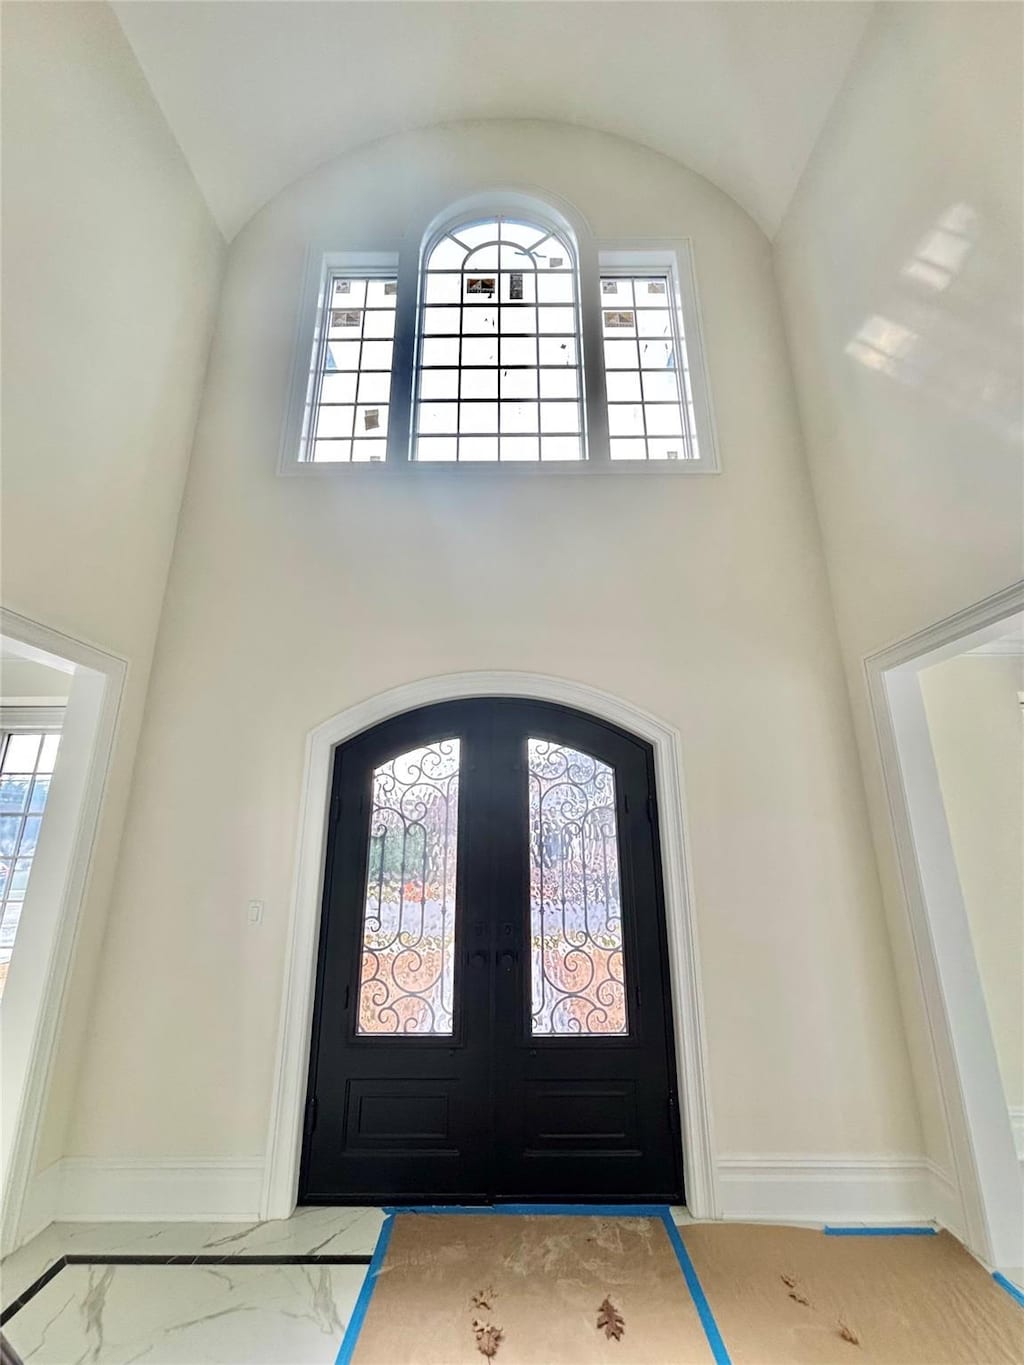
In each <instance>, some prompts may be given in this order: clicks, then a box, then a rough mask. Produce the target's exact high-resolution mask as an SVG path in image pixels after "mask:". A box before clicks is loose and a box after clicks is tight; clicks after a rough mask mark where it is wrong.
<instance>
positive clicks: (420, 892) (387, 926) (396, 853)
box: [358, 739, 460, 1035]
mask: <svg viewBox="0 0 1024 1365" xmlns="http://www.w3.org/2000/svg"><path fill="white" fill-rule="evenodd" d="M459 750H460V744H459V740H458V739H442V740H438V741H437V743H435V744H431V745H428V746H426V747H424V748H418V749H411V750H409V752H408V753H405V754H400V755H399V756H398V757H397V758H393V759H391V760H390V761H389V762H387V763H384V764H382V766H381V767H379V768H377V769H375V770H374V774H373V806H372V810H371V814H370V847H369V857H368V861H367V877H366V905H365V910H364V915H363V956H362V966H361V971H360V979H359V1029H358V1031H359V1032H360V1033H362V1034H376V1033H417V1034H441V1035H444V1034H451V1032H452V1028H453V1016H454V1003H453V990H454V960H455V877H456V855H457V833H458V806H459V757H460V754H459Z"/></svg>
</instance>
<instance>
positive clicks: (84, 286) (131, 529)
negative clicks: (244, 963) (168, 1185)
mask: <svg viewBox="0 0 1024 1365" xmlns="http://www.w3.org/2000/svg"><path fill="white" fill-rule="evenodd" d="M3 125H4V201H3V235H4V240H3V247H4V273H3V298H4V333H3V343H4V345H3V380H4V383H3V410H4V462H3V493H4V525H3V530H4V544H3V553H4V558H3V591H4V601H5V604H6V605H7V606H8V607H10V608H12V609H14V610H15V611H17V612H19V613H21V614H22V615H24V616H27V617H30V618H32V619H33V620H36V621H39V622H41V623H43V624H44V625H47V626H49V627H52V628H54V629H57V630H60V631H63V632H65V633H67V634H69V635H72V636H74V637H76V638H79V639H83V640H86V641H88V642H91V643H93V644H96V645H99V646H101V647H102V648H104V649H106V650H108V651H112V652H113V653H115V654H119V655H121V656H123V657H126V658H127V659H128V660H129V662H130V675H129V683H128V689H127V694H126V697H125V701H124V708H123V712H122V717H121V723H120V734H119V740H118V746H117V752H116V756H115V763H114V767H113V770H112V773H111V777H110V785H109V788H108V795H107V800H106V805H105V809H104V814H103V819H102V825H101V829H100V833H99V838H98V844H97V847H96V854H95V860H94V866H93V873H92V880H91V888H90V893H89V898H88V902H87V905H86V908H85V913H84V919H83V921H82V925H81V934H80V939H79V951H78V957H77V960H76V967H75V975H74V978H73V981H72V986H71V992H70V995H69V1000H68V1009H67V1015H66V1020H65V1025H64V1030H63V1038H64V1046H63V1048H62V1052H61V1057H60V1062H59V1066H58V1073H57V1076H56V1079H55V1082H54V1086H53V1092H52V1095H51V1111H50V1116H49V1120H48V1124H47V1131H46V1134H45V1136H44V1139H43V1144H42V1150H41V1152H40V1164H46V1162H47V1161H48V1160H50V1159H52V1158H53V1157H54V1156H57V1155H59V1154H60V1153H61V1151H62V1150H63V1142H64V1128H65V1123H66V1117H67V1107H68V1103H69V1098H70V1093H71V1088H72V1082H73V1078H74V1074H75V1071H76V1069H77V1049H78V1044H79V1042H80V1040H81V1037H82V1035H83V1033H84V1028H85V1014H86V1010H87V1005H88V1000H89V997H90V994H91V981H92V973H93V968H94V964H95V958H96V954H97V948H98V944H99V940H100V936H101V934H102V931H103V923H104V918H105V912H106V909H107V904H108V901H109V893H110V886H111V881H112V877H113V866H114V861H115V858H116V853H117V848H118V842H119V835H120V829H121V824H122V820H123V816H124V809H125V803H126V798H127V790H128V783H129V779H130V775H131V768H132V762H133V758H134V753H135V744H136V738H137V735H138V731H139V725H140V721H141V714H142V707H143V702H144V699H145V693H146V685H147V678H148V673H149V667H150V661H151V657H152V651H153V646H154V641H155V638H156V629H157V623H158V619H159V615H160V610H161V604H162V600H163V593H164V586H165V582H166V576H167V569H168V564H169V561H170V555H171V549H172V545H173V541H174V534H175V526H176V523H177V516H178V508H179V505H180V500H181V493H182V488H183V484H184V477H185V470H186V466H187V463H188V456H189V451H190V447H191V440H192V433H193V428H194V423H195V414H196V410H197V405H198V398H199V390H200V384H201V380H202V375H203V370H204V366H205V361H206V355H207V351H208V346H209V337H210V333H211V328H212V319H213V312H214V307H215V302H216V296H217V290H218V285H219V279H220V273H221V269H222V263H223V255H224V247H223V242H222V240H221V238H220V235H219V233H218V232H217V230H216V228H215V227H214V226H213V223H212V220H211V218H210V215H209V213H208V211H207V209H206V207H205V205H204V203H203V201H202V199H201V197H200V195H199V193H198V190H197V189H196V187H195V183H194V181H193V179H192V176H191V174H190V172H189V171H188V169H187V167H186V165H185V162H184V160H183V158H182V156H181V153H180V151H179V149H178V147H177V144H176V143H175V141H174V139H173V137H172V136H171V134H170V132H169V130H168V128H167V126H166V124H165V122H164V120H163V118H162V116H161V114H160V113H159V111H158V109H157V107H156V105H155V103H154V101H153V99H152V96H151V95H150V92H149V88H148V86H147V85H146V82H145V80H144V78H143V76H142V73H141V71H140V70H139V68H138V65H137V63H136V61H135V58H134V57H133V55H132V53H131V50H130V48H129V47H128V45H127V43H126V41H125V39H124V37H123V35H122V33H121V30H120V28H119V27H118V25H117V22H116V20H115V19H114V17H113V14H112V12H111V11H110V10H109V8H108V7H107V6H106V5H99V4H76V5H66V4H45V3H43V4H15V5H6V6H5V7H4V13H3ZM105 1090H106V1087H105V1086H102V1087H100V1089H99V1090H98V1091H97V1092H96V1094H95V1095H94V1096H93V1097H92V1100H91V1102H93V1103H96V1102H98V1101H99V1097H100V1096H102V1094H104V1093H105Z"/></svg>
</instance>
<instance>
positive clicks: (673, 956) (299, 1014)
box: [260, 671, 719, 1218]
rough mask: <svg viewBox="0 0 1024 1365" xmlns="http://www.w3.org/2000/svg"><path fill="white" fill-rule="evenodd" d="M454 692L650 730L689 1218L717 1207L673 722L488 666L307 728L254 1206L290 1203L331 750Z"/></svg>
mask: <svg viewBox="0 0 1024 1365" xmlns="http://www.w3.org/2000/svg"><path fill="white" fill-rule="evenodd" d="M462 697H524V698H530V699H532V700H538V701H551V702H558V703H560V704H561V705H563V706H568V707H572V708H574V709H575V710H578V711H582V712H585V713H587V714H590V715H593V716H597V717H599V718H600V719H603V720H607V721H610V722H611V723H612V724H614V725H617V726H619V727H620V728H621V729H623V730H627V731H629V732H630V733H631V734H634V735H636V736H637V737H638V738H639V739H643V740H646V741H647V742H648V743H649V744H650V745H651V746H652V748H653V750H654V762H655V781H656V783H657V790H658V804H659V809H660V812H661V855H662V876H663V879H664V889H665V915H666V924H667V929H668V950H669V969H670V975H671V982H672V1004H673V1015H674V1026H675V1044H676V1058H677V1065H678V1068H679V1077H678V1081H679V1097H680V1109H681V1120H682V1132H683V1170H684V1175H685V1183H686V1192H687V1201H688V1204H689V1207H690V1211H691V1212H692V1213H693V1215H694V1217H697V1218H716V1217H718V1214H719V1205H718V1197H717V1186H716V1180H715V1170H714V1146H713V1137H712V1123H711V1107H710V1096H709V1087H708V1068H707V1052H706V1039H705V1031H704V1008H703V996H702V991H701V975H700V958H699V951H698V936H697V922H696V911H695V906H694V896H693V883H692V877H691V871H690V866H689V856H688V845H689V840H688V835H687V823H686V801H685V793H684V787H683V763H682V746H681V740H680V735H679V732H678V730H676V729H675V727H674V726H671V725H668V724H667V723H666V722H664V721H662V720H660V719H658V717H656V716H654V715H652V714H651V713H650V712H648V711H645V710H643V709H642V708H640V707H638V706H635V705H634V704H633V703H632V702H628V701H625V700H624V699H622V698H620V697H616V696H613V695H612V694H611V693H609V692H604V691H602V690H601V689H600V688H596V687H591V686H589V685H588V684H586V683H581V682H574V681H570V680H569V679H566V678H554V677H548V676H545V675H544V674H538V673H519V672H495V671H488V672H475V673H448V674H440V675H437V676H435V677H431V678H422V679H420V680H419V681H416V682H411V683H405V684H403V685H402V686H400V687H395V688H391V689H390V690H389V691H387V692H382V693H379V694H378V695H377V696H375V697H371V698H369V699H367V700H365V701H361V702H357V703H356V704H355V705H354V706H350V707H347V708H346V709H345V710H344V711H341V712H339V713H338V714H337V715H336V716H332V717H331V718H330V719H329V720H326V721H324V722H323V723H322V724H321V725H318V726H317V727H316V728H315V729H314V730H312V731H310V733H309V735H308V737H307V740H306V764H305V773H304V777H303V784H302V796H301V802H300V809H299V826H298V838H297V844H296V858H295V872H294V877H293V888H292V898H291V906H290V914H289V929H288V946H287V954H286V959H285V969H284V983H283V985H284V990H283V995H282V1002H281V1016H280V1024H279V1028H278V1042H277V1055H276V1063H275V1072H274V1092H273V1099H272V1104H271V1116H270V1128H269V1134H268V1141H267V1155H266V1164H265V1167H264V1177H263V1191H262V1198H261V1205H260V1217H261V1218H287V1217H288V1216H289V1215H290V1214H291V1213H292V1211H293V1210H294V1208H295V1196H296V1190H297V1187H298V1175H299V1156H300V1148H301V1136H302V1134H301V1128H302V1113H303V1107H304V1102H305V1086H306V1077H307V1072H308V1065H309V1040H310V1023H311V1018H312V1009H313V994H314V979H315V975H316V957H317V943H318V931H319V920H320V903H321V894H322V888H323V870H324V853H325V847H326V844H325V840H326V827H327V807H328V802H329V798H330V783H331V759H332V755H333V752H334V749H335V748H336V747H337V745H339V744H341V743H343V742H344V741H345V740H347V739H350V738H351V737H352V736H353V735H356V734H358V733H359V732H360V731H362V730H366V729H368V728H369V727H370V726H373V725H376V724H378V723H379V722H381V721H384V720H387V719H389V718H390V717H392V716H396V715H399V714H401V713H402V712H403V711H411V710H413V709H415V708H416V707H420V706H429V705H430V704H431V703H433V702H439V701H449V700H455V699H457V698H462Z"/></svg>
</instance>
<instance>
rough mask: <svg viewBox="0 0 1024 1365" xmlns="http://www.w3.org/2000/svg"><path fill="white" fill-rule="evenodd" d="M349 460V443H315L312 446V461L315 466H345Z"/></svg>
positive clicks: (350, 447)
mask: <svg viewBox="0 0 1024 1365" xmlns="http://www.w3.org/2000/svg"><path fill="white" fill-rule="evenodd" d="M351 458H352V442H351V441H317V442H316V444H315V445H314V446H313V459H314V460H315V461H316V463H317V464H338V463H342V464H346V463H347V462H348V461H349V460H350V459H351Z"/></svg>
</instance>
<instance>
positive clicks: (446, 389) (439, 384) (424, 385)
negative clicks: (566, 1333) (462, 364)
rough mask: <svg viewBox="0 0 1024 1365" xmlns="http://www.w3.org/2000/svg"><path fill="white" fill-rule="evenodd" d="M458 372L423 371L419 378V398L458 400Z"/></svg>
mask: <svg viewBox="0 0 1024 1365" xmlns="http://www.w3.org/2000/svg"><path fill="white" fill-rule="evenodd" d="M458 396H459V372H458V370H424V371H423V373H422V375H421V376H420V398H421V399H433V398H458Z"/></svg>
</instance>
